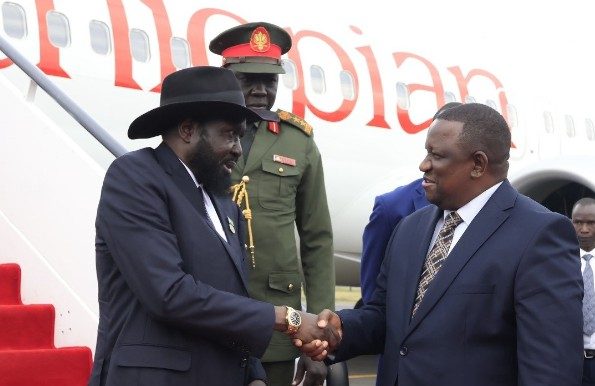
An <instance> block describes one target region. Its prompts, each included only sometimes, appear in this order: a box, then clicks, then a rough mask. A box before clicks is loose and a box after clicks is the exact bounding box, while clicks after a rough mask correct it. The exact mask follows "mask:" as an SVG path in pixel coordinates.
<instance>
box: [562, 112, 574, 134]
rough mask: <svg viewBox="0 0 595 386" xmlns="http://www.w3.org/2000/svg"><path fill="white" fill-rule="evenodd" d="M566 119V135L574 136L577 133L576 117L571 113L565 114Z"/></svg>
mask: <svg viewBox="0 0 595 386" xmlns="http://www.w3.org/2000/svg"><path fill="white" fill-rule="evenodd" d="M564 121H565V122H566V135H567V136H569V137H571V138H572V137H574V136H575V135H576V130H575V128H574V119H572V116H570V115H565V116H564Z"/></svg>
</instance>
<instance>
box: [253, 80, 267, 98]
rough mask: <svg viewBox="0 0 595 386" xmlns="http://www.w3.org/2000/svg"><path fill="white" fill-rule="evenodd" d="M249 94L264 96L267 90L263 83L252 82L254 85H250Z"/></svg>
mask: <svg viewBox="0 0 595 386" xmlns="http://www.w3.org/2000/svg"><path fill="white" fill-rule="evenodd" d="M250 92H251V93H252V95H266V94H267V88H266V86H265V84H264V82H254V84H253V85H252V90H250Z"/></svg>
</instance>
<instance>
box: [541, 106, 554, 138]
mask: <svg viewBox="0 0 595 386" xmlns="http://www.w3.org/2000/svg"><path fill="white" fill-rule="evenodd" d="M543 123H544V125H545V132H546V133H548V134H552V133H553V132H554V117H552V113H550V112H549V111H544V112H543Z"/></svg>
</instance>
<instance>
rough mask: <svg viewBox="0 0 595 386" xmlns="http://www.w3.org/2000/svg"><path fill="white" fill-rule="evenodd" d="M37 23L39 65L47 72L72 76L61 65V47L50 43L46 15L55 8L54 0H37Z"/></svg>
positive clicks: (65, 76) (66, 76) (64, 76)
mask: <svg viewBox="0 0 595 386" xmlns="http://www.w3.org/2000/svg"><path fill="white" fill-rule="evenodd" d="M35 7H36V8H37V24H38V25H39V63H37V66H38V67H39V68H40V69H41V70H42V71H43V72H45V73H46V74H48V75H54V76H61V77H63V78H70V76H69V75H68V74H67V73H66V71H64V70H63V69H62V67H61V66H60V49H59V48H58V47H55V46H53V45H52V44H51V43H50V39H49V37H48V24H47V22H46V15H47V13H48V12H49V11H53V10H54V1H53V0H35Z"/></svg>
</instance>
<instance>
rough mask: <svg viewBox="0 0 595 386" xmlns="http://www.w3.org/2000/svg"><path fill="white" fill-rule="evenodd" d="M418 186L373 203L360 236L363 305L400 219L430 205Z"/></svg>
mask: <svg viewBox="0 0 595 386" xmlns="http://www.w3.org/2000/svg"><path fill="white" fill-rule="evenodd" d="M460 105H461V103H459V102H449V103H447V104H445V105H444V106H442V107H441V108H439V109H438V111H436V114H434V118H433V119H436V117H438V115H440V113H442V112H443V111H444V110H446V109H449V108H452V107H455V106H460ZM421 183H422V179H421V178H420V179H417V180H415V181H413V182H410V183H409V184H407V185H403V186H399V187H398V188H396V189H395V190H393V191H392V192H388V193H384V194H382V195H380V196H378V197H376V199H375V200H374V209H372V214H371V215H370V222H368V225H366V228H365V229H364V235H363V248H362V260H361V267H360V283H361V289H362V301H363V303H364V304H365V303H367V302H369V301H370V299H371V298H372V294H373V293H374V290H375V289H376V277H378V272H379V271H380V265H381V264H382V260H383V259H384V251H385V249H386V244H388V240H389V239H390V235H391V233H392V232H393V229H394V228H395V226H396V225H397V224H398V223H399V221H401V219H403V218H405V217H407V216H409V215H410V214H411V213H413V212H415V211H416V210H418V209H421V208H423V207H425V206H428V205H429V204H430V203H429V201H428V200H427V199H426V193H425V192H424V189H423V188H422V186H421Z"/></svg>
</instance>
